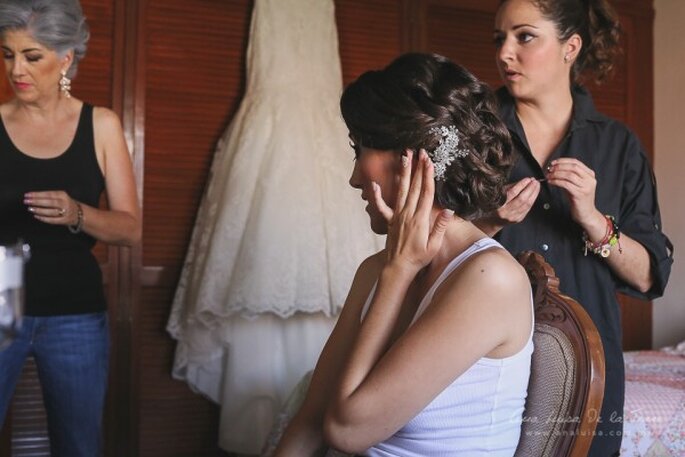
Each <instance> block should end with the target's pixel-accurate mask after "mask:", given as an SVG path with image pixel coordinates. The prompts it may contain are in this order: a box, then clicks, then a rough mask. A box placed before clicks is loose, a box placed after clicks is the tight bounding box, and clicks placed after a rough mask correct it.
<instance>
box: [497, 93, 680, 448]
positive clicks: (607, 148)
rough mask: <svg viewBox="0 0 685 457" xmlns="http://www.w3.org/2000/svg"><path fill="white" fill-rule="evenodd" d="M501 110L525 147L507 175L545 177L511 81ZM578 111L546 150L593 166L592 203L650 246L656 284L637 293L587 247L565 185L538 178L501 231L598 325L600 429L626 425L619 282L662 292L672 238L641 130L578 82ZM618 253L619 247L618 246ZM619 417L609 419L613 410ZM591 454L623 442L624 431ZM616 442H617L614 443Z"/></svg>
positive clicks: (575, 107) (575, 104)
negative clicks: (597, 102)
mask: <svg viewBox="0 0 685 457" xmlns="http://www.w3.org/2000/svg"><path fill="white" fill-rule="evenodd" d="M497 95H498V97H499V101H500V114H501V117H502V119H503V121H504V122H505V123H506V124H507V126H508V127H509V130H510V132H511V135H512V139H513V141H514V145H515V147H516V149H517V150H518V151H519V153H520V158H519V160H518V161H517V163H516V165H515V166H514V169H513V171H512V173H511V177H510V181H512V182H516V181H519V180H520V179H523V178H525V177H528V176H532V177H535V178H544V173H543V169H544V168H543V167H546V166H547V164H543V167H541V166H540V164H538V162H537V160H536V159H535V158H534V157H533V155H532V154H531V152H530V147H529V146H528V142H527V140H526V135H525V133H524V131H523V127H522V125H521V123H520V121H519V119H518V117H517V115H516V109H515V106H514V100H513V98H512V97H511V95H510V94H509V93H508V91H507V90H506V88H502V89H500V90H499V91H498V92H497ZM572 95H573V118H572V122H571V126H570V128H569V131H568V133H567V134H566V136H565V137H564V138H563V139H562V141H561V143H560V144H559V146H558V147H557V148H556V149H555V150H554V151H553V153H552V155H551V156H550V158H549V161H550V162H551V161H552V160H554V159H557V158H560V157H571V158H575V159H578V160H579V161H581V162H583V163H584V164H585V165H587V166H588V167H589V168H591V169H592V170H594V172H595V177H596V179H597V187H596V195H595V206H596V207H597V209H598V210H599V211H600V212H601V213H603V214H607V215H612V216H614V217H615V218H616V222H617V224H618V226H619V230H620V231H621V232H622V233H625V234H626V235H628V236H630V237H631V238H633V239H634V240H636V241H637V242H639V243H640V244H642V245H643V246H644V247H645V248H646V249H647V252H648V253H649V256H650V261H651V268H652V273H653V277H654V285H653V286H652V288H651V289H650V290H649V292H648V293H647V294H640V293H639V292H638V291H636V290H634V289H632V288H631V287H630V286H629V285H627V284H625V283H624V282H623V281H621V280H620V279H619V278H618V277H616V276H615V275H614V274H613V273H612V271H611V270H610V268H609V266H608V265H607V263H606V262H605V261H604V260H603V259H602V258H600V257H599V256H597V255H594V254H592V253H588V255H587V256H586V255H584V249H583V248H584V243H583V240H582V235H583V231H582V229H581V227H580V226H579V225H578V224H577V223H575V222H574V221H573V220H572V219H571V216H570V205H569V201H568V198H567V197H566V195H565V191H564V190H563V189H561V188H558V187H554V186H551V185H549V184H547V183H546V182H542V183H541V187H540V194H539V195H538V198H537V200H536V202H535V204H534V205H533V207H532V208H531V210H530V212H529V213H528V215H527V216H526V217H525V219H524V220H523V221H522V222H520V223H518V224H512V225H509V226H506V227H505V228H504V229H502V231H501V232H500V233H499V234H497V236H496V238H497V239H498V240H499V242H500V243H502V244H503V245H504V246H505V247H506V248H507V249H508V250H509V251H510V252H511V253H512V254H517V253H519V252H521V251H526V250H532V251H536V252H539V253H540V254H542V255H543V256H544V257H545V259H546V260H547V261H548V262H549V263H550V264H551V265H552V266H553V267H554V270H555V272H556V274H557V276H558V277H559V280H560V285H559V288H560V289H561V291H562V292H563V293H565V294H567V295H569V296H571V297H573V298H575V299H576V300H577V301H578V302H580V303H581V304H582V305H583V307H584V308H585V309H586V310H587V312H588V314H589V315H590V317H591V318H592V320H593V321H594V323H595V325H596V326H597V328H598V330H599V333H600V335H601V337H602V343H603V344H604V351H605V356H606V368H607V377H606V389H605V401H604V405H603V408H602V421H603V422H602V423H601V424H599V425H598V430H602V429H604V430H605V431H608V430H613V431H614V434H615V432H616V430H619V431H620V430H621V424H620V423H619V422H618V419H619V418H620V417H621V416H622V413H623V396H624V384H625V380H624V374H623V352H622V345H621V340H622V332H621V317H620V308H619V304H618V301H617V299H616V294H615V292H616V290H620V291H621V292H624V293H628V294H630V295H633V296H637V297H641V298H654V297H658V296H660V295H662V293H663V291H664V288H665V286H666V282H667V281H668V276H669V274H670V271H671V264H672V263H673V257H672V252H673V246H672V244H671V243H670V241H669V240H668V238H667V237H666V236H665V235H664V234H663V233H662V232H661V217H660V215H659V206H658V203H657V195H656V183H655V179H654V174H653V173H652V169H651V167H650V164H649V162H648V160H647V157H646V155H645V153H644V150H643V148H642V146H641V145H640V142H639V140H638V139H637V137H636V136H635V135H634V134H633V133H632V132H631V131H630V130H629V129H628V128H627V127H626V126H625V125H623V124H622V123H620V122H618V121H616V120H614V119H610V118H608V117H606V116H604V115H603V114H601V113H599V112H597V110H596V109H595V107H594V104H593V102H592V98H591V97H590V95H589V93H588V92H587V91H586V90H585V89H584V88H582V87H578V86H577V87H574V89H573V94H572ZM614 255H615V254H614ZM612 414H613V415H614V417H615V418H616V419H615V420H614V421H612V420H611V418H610V416H611V415H612ZM609 441H610V443H608V446H609V447H605V448H604V449H603V450H602V451H601V452H607V453H606V454H602V453H600V452H596V453H595V452H594V451H595V449H594V448H595V443H593V455H610V452H614V451H615V450H618V446H620V436H619V437H618V438H617V439H616V438H614V439H613V440H609ZM616 443H618V444H616Z"/></svg>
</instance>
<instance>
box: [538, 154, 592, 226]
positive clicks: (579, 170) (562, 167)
mask: <svg viewBox="0 0 685 457" xmlns="http://www.w3.org/2000/svg"><path fill="white" fill-rule="evenodd" d="M547 182H548V183H549V184H550V185H552V186H557V187H561V188H562V189H564V190H565V191H566V195H567V196H568V199H569V203H570V206H571V218H572V219H573V220H574V221H576V222H577V223H578V224H580V225H581V226H582V227H586V226H587V225H588V224H590V223H592V221H593V220H595V219H597V217H596V215H597V212H598V211H597V208H596V207H595V188H596V187H597V180H596V179H595V172H594V171H593V170H591V169H590V168H588V167H587V166H586V165H585V164H584V163H583V162H581V161H579V160H577V159H571V158H561V159H556V160H553V161H552V162H551V163H550V165H549V167H547Z"/></svg>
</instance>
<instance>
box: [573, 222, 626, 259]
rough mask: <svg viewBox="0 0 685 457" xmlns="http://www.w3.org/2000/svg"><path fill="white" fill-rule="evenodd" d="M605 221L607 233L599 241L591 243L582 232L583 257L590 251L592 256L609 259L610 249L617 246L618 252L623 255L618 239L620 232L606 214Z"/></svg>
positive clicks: (585, 233)
mask: <svg viewBox="0 0 685 457" xmlns="http://www.w3.org/2000/svg"><path fill="white" fill-rule="evenodd" d="M604 218H605V219H606V221H607V231H606V233H605V234H604V238H602V239H601V240H600V241H598V242H596V243H593V242H592V241H590V239H589V238H588V235H587V232H583V243H584V245H585V250H584V255H587V252H588V251H590V252H592V253H593V254H596V255H599V256H601V257H603V258H607V257H609V254H611V247H612V246H616V245H618V252H619V253H621V254H623V248H621V242H620V241H619V238H620V237H621V232H620V231H619V229H618V224H617V223H616V219H614V217H613V216H609V215H608V214H607V215H605V216H604Z"/></svg>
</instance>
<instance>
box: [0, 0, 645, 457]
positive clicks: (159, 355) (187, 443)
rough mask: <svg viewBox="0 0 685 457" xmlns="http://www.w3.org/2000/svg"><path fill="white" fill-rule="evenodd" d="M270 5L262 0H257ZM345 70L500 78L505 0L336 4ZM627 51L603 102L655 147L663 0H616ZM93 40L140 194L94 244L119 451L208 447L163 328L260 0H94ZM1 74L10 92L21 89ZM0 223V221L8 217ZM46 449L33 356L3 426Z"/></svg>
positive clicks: (89, 84)
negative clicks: (115, 227) (390, 68)
mask: <svg viewBox="0 0 685 457" xmlns="http://www.w3.org/2000/svg"><path fill="white" fill-rule="evenodd" d="M257 1H258V0H257ZM335 3H336V15H337V20H338V27H339V37H340V38H339V40H340V54H341V59H342V65H343V72H344V80H345V82H346V83H347V82H349V81H351V80H352V79H354V78H355V77H356V76H357V75H359V74H360V73H361V72H363V71H365V70H367V69H370V68H378V67H381V66H384V65H385V64H387V63H388V62H389V61H390V60H392V59H393V58H394V57H395V56H397V55H398V54H400V53H401V52H404V51H409V50H419V51H431V52H437V53H441V54H444V55H446V56H448V57H450V58H452V59H454V60H455V61H457V62H459V63H461V64H464V65H465V66H467V67H468V68H469V69H471V70H472V71H473V72H474V73H475V74H476V75H478V76H480V77H481V78H483V79H485V80H486V81H488V82H489V83H490V84H491V85H493V86H494V87H497V86H499V78H498V76H497V71H496V68H495V64H494V46H493V44H492V29H493V24H494V12H495V9H496V7H497V5H498V4H499V0H336V2H335ZM613 3H614V4H615V6H616V7H617V9H618V11H619V12H620V15H621V21H622V24H623V28H624V30H625V36H624V48H625V53H624V56H623V59H622V62H621V64H620V66H619V68H618V71H617V72H616V75H615V77H614V79H613V80H611V81H610V82H608V83H606V84H605V85H604V86H602V88H601V90H597V88H593V93H594V95H595V101H596V103H597V105H598V107H599V109H600V110H601V111H603V112H605V113H607V114H609V115H610V116H613V117H615V118H618V119H620V120H623V121H624V122H626V123H627V124H628V125H629V126H630V127H632V128H633V130H634V131H635V132H636V133H637V134H638V135H639V137H640V139H641V140H642V142H643V144H644V145H645V147H646V148H647V150H648V151H649V153H650V154H651V152H652V150H653V142H654V141H653V131H654V129H653V76H652V68H653V65H652V54H653V50H652V27H653V19H654V9H653V5H652V0H614V1H613ZM82 4H83V8H84V10H85V13H86V15H87V18H88V20H89V23H90V26H91V32H92V38H91V42H90V46H89V49H88V54H87V56H86V58H85V59H84V61H83V63H82V65H81V67H80V71H79V75H78V76H77V78H76V79H75V80H74V82H73V84H72V86H73V92H74V94H75V96H77V97H79V98H82V99H84V100H87V101H89V102H90V103H93V104H96V105H104V106H109V107H111V108H113V109H114V110H115V111H116V112H117V113H119V114H120V116H121V119H122V121H123V125H124V131H125V135H126V139H127V142H128V145H129V147H130V149H131V151H132V153H133V158H134V163H135V171H136V175H137V184H138V191H139V194H140V196H141V199H142V203H143V216H144V235H143V241H142V243H141V244H140V245H139V246H137V247H135V248H133V249H128V248H111V247H110V248H108V247H105V246H102V245H99V246H97V248H96V249H97V255H98V258H99V259H100V261H101V264H102V268H103V272H104V276H105V282H106V287H107V294H108V300H109V309H110V316H111V332H112V355H111V361H110V367H111V374H110V386H109V392H108V403H107V411H106V418H105V422H106V440H105V441H106V448H107V450H106V455H107V456H108V457H115V456H116V457H136V456H141V457H172V456H178V457H181V456H183V457H204V456H218V455H222V454H221V452H220V451H219V450H218V448H217V446H216V441H217V427H218V407H217V406H216V405H213V404H212V403H210V402H209V401H207V400H206V399H204V398H202V397H200V396H198V395H196V394H193V393H192V392H191V391H190V389H189V388H188V386H187V385H186V384H185V383H182V382H179V381H174V380H172V379H171V375H170V372H171V365H172V360H173V354H174V347H175V344H174V340H172V339H171V338H170V337H169V335H168V334H167V333H166V331H165V325H166V321H167V318H168V314H169V311H170V307H171V301H172V297H173V293H174V289H175V286H176V281H177V279H178V276H179V273H180V267H181V264H182V262H183V259H184V255H185V251H186V247H187V244H188V241H189V239H190V234H191V230H192V226H193V223H194V218H195V213H196V210H197V208H198V205H199V202H200V198H201V195H202V192H203V188H204V185H205V181H206V179H207V174H208V170H209V165H210V161H211V158H212V154H213V151H214V146H215V144H216V141H217V140H218V138H219V136H220V135H221V134H222V132H223V130H224V129H225V128H226V126H227V124H228V122H229V121H230V120H231V117H232V116H233V114H234V113H235V112H236V109H237V107H238V104H239V101H240V97H241V94H242V93H243V90H244V64H245V49H246V44H247V39H248V31H249V21H250V12H251V8H252V1H251V0H82ZM9 93H10V92H9V88H8V87H7V83H6V81H5V80H4V78H2V79H0V94H1V95H2V97H3V100H6V99H7V97H8V96H9ZM0 223H2V222H1V221H0ZM622 306H623V312H624V347H625V348H626V349H638V348H648V347H650V345H651V304H650V303H649V302H642V301H639V300H634V299H629V298H627V297H626V298H622ZM29 455H30V456H33V457H38V456H47V455H49V448H48V443H47V435H46V432H45V418H44V411H43V409H42V404H41V397H40V390H39V387H38V383H37V380H36V373H35V366H34V365H33V363H32V361H29V363H27V365H26V367H25V371H24V374H23V377H22V380H21V383H20V385H19V386H18V388H17V392H16V395H15V399H14V403H13V407H12V409H11V414H10V415H9V416H8V418H7V421H6V423H5V427H4V429H3V430H2V431H1V432H0V456H2V457H5V456H7V457H9V456H13V457H19V456H29Z"/></svg>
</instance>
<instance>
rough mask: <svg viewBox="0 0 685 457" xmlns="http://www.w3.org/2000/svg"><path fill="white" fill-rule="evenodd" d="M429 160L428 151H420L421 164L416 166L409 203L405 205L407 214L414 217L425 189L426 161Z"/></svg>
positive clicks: (408, 197)
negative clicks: (424, 173)
mask: <svg viewBox="0 0 685 457" xmlns="http://www.w3.org/2000/svg"><path fill="white" fill-rule="evenodd" d="M427 160H429V159H428V156H427V155H426V151H424V150H423V149H422V150H421V151H419V163H418V164H417V165H416V170H415V171H414V175H413V176H412V178H411V184H410V186H409V194H407V202H406V204H405V205H404V208H405V212H406V213H407V214H409V215H412V214H414V213H415V212H416V206H417V205H418V202H419V196H420V195H421V189H422V187H423V170H424V167H425V166H426V161H427Z"/></svg>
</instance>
